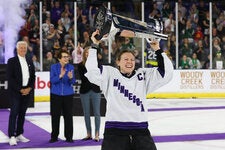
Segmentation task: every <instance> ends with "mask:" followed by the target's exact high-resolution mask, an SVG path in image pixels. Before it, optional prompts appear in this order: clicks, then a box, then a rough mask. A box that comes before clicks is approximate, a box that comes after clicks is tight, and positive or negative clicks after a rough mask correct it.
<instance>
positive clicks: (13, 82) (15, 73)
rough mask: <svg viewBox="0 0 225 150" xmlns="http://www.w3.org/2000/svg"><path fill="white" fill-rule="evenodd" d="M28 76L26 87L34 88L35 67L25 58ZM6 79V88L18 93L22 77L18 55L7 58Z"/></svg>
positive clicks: (21, 84) (21, 85)
mask: <svg viewBox="0 0 225 150" xmlns="http://www.w3.org/2000/svg"><path fill="white" fill-rule="evenodd" d="M26 61H27V64H28V68H29V73H30V78H29V80H28V85H27V87H31V88H32V89H34V84H35V69H34V65H33V62H32V60H31V59H28V58H26ZM7 80H8V89H9V91H10V92H13V93H15V94H19V93H20V90H21V88H22V87H23V81H22V80H23V77H22V68H21V66H20V61H19V57H18V56H15V57H12V58H10V59H9V60H8V63H7Z"/></svg>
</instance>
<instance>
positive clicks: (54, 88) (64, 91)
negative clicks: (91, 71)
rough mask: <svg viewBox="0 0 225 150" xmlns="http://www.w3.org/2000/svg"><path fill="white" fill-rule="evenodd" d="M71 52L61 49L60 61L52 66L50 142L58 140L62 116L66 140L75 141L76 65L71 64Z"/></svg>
mask: <svg viewBox="0 0 225 150" xmlns="http://www.w3.org/2000/svg"><path fill="white" fill-rule="evenodd" d="M69 58H70V56H69V53H68V52H65V51H60V53H59V54H58V60H59V62H58V63H56V64H53V65H52V66H51V71H50V83H51V88H50V114H51V124H52V132H51V139H50V140H49V142H50V143H54V142H57V141H58V135H59V127H60V117H61V114H62V115H63V118H64V136H65V138H66V142H69V143H72V142H73V95H74V91H73V85H74V84H75V76H74V67H73V65H71V64H69Z"/></svg>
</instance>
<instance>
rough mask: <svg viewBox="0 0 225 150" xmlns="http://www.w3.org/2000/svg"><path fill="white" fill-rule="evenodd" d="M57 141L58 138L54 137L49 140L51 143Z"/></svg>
mask: <svg viewBox="0 0 225 150" xmlns="http://www.w3.org/2000/svg"><path fill="white" fill-rule="evenodd" d="M57 141H58V139H54V138H52V139H50V140H49V143H55V142H57Z"/></svg>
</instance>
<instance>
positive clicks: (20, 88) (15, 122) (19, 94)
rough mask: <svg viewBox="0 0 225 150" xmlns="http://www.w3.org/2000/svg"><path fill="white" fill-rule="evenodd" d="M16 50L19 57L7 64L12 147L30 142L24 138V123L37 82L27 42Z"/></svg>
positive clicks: (11, 59)
mask: <svg viewBox="0 0 225 150" xmlns="http://www.w3.org/2000/svg"><path fill="white" fill-rule="evenodd" d="M16 49H17V56H15V57H12V58H10V59H9V60H8V63H7V80H8V92H9V94H8V95H9V97H10V98H9V99H10V100H11V102H10V104H11V105H10V115H9V126H8V136H9V138H10V139H9V145H11V146H14V145H17V142H18V141H20V142H29V141H30V140H29V139H27V138H25V137H24V136H23V133H24V121H25V115H26V111H27V108H28V106H29V104H30V101H31V98H32V97H31V96H33V95H31V93H32V91H33V89H34V82H35V70H34V65H33V63H32V60H31V59H29V58H28V57H26V53H27V42H25V41H19V42H17V45H16ZM33 98H34V97H33Z"/></svg>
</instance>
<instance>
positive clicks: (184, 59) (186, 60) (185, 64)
mask: <svg viewBox="0 0 225 150" xmlns="http://www.w3.org/2000/svg"><path fill="white" fill-rule="evenodd" d="M189 61H190V58H188V57H187V56H186V55H185V54H184V55H183V56H182V58H181V61H180V65H179V68H180V69H190V65H189Z"/></svg>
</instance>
